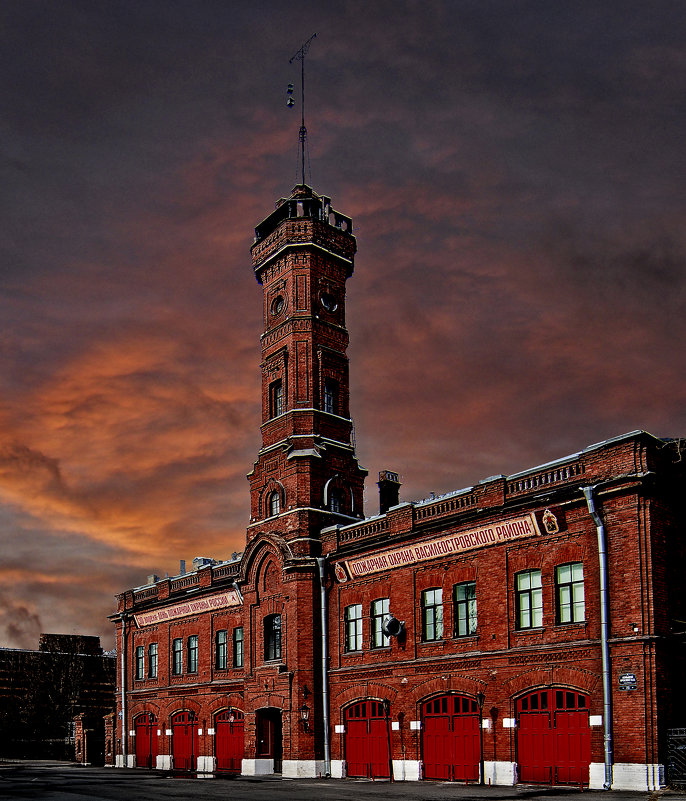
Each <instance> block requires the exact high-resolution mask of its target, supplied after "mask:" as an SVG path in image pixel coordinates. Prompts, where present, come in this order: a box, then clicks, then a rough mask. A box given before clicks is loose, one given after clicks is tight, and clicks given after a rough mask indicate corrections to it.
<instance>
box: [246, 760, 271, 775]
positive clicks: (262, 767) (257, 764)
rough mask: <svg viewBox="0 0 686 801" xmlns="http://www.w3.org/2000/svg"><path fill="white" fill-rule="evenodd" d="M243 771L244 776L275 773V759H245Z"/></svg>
mask: <svg viewBox="0 0 686 801" xmlns="http://www.w3.org/2000/svg"><path fill="white" fill-rule="evenodd" d="M241 773H242V774H243V776H268V775H269V774H270V773H274V760H273V759H244V760H243V762H242V767H241Z"/></svg>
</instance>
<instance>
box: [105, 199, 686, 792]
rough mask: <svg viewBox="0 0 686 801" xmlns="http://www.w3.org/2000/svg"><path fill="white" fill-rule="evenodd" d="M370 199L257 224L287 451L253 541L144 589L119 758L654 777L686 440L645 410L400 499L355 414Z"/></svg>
mask: <svg viewBox="0 0 686 801" xmlns="http://www.w3.org/2000/svg"><path fill="white" fill-rule="evenodd" d="M355 249H356V245H355V239H354V237H353V235H352V221H351V220H350V219H349V218H348V217H345V216H344V215H342V214H340V213H338V212H336V211H334V210H333V209H332V208H331V204H330V201H329V199H328V198H326V197H324V196H319V195H317V194H316V193H314V192H313V191H312V190H311V189H310V188H309V187H307V186H304V185H299V186H297V187H296V188H295V189H294V191H293V193H292V194H291V196H290V197H288V198H284V199H282V200H281V201H280V202H279V203H278V204H277V207H276V210H275V211H274V212H273V213H272V214H270V215H269V216H268V217H267V218H266V219H265V220H264V221H263V222H262V223H260V225H259V226H258V227H257V229H256V238H255V244H254V245H253V248H252V255H253V266H254V269H255V273H256V277H257V279H258V281H259V283H260V284H261V285H262V287H263V311H264V321H265V330H264V334H263V336H262V339H261V346H262V377H263V381H262V386H263V392H262V400H263V402H262V409H263V412H262V416H263V421H262V427H261V432H262V447H261V449H260V452H259V454H258V458H257V461H256V463H255V465H254V467H253V470H252V471H251V473H250V474H249V476H248V478H249V481H250V488H251V519H250V523H249V526H248V529H247V537H246V548H245V550H244V552H243V553H242V554H234V556H233V557H232V558H231V559H229V560H226V561H219V562H217V561H215V560H213V559H210V558H198V559H195V560H194V562H193V569H192V570H191V571H189V572H188V573H186V572H185V571H182V572H181V573H180V575H178V576H175V577H172V578H165V579H163V580H158V579H157V578H156V577H150V580H149V581H148V583H146V584H145V585H144V586H141V587H138V588H135V589H131V590H128V591H126V592H124V593H122V594H121V595H120V596H118V610H117V613H116V614H114V615H112V618H111V619H112V621H113V622H114V623H115V624H116V627H117V647H118V652H119V665H118V676H119V686H118V689H117V698H118V716H117V717H114V718H110V723H109V725H110V727H111V731H110V733H109V736H110V737H111V738H112V742H113V743H115V744H116V746H115V748H114V757H113V761H115V762H116V764H119V765H122V766H123V765H127V766H138V767H148V768H154V767H157V768H162V769H174V770H189V771H199V772H214V771H232V772H242V773H244V774H248V775H255V774H262V773H272V772H281V773H282V774H283V775H287V776H318V775H331V776H334V777H344V776H362V777H379V778H382V777H389V776H393V777H394V778H395V779H422V778H423V779H440V780H446V779H447V780H454V781H467V782H476V781H482V782H484V783H493V784H510V785H511V784H514V783H516V782H518V781H521V782H527V783H529V782H534V783H546V784H549V783H550V784H575V785H581V784H583V785H585V786H590V787H596V788H599V787H603V786H606V787H613V788H617V789H620V788H630V789H640V790H653V789H656V788H658V787H660V786H662V785H663V784H664V781H665V775H664V767H665V762H666V749H667V730H668V729H669V728H670V727H678V726H682V725H684V723H685V722H686V715H685V710H684V702H683V693H682V692H681V688H680V677H681V675H682V674H683V668H684V656H683V645H682V640H681V639H680V637H679V634H680V632H682V631H683V630H684V629H685V628H686V624H684V623H683V621H684V620H686V608H685V607H686V603H685V594H684V588H683V580H682V578H681V575H680V572H681V570H680V566H681V565H682V564H683V558H684V546H683V536H682V532H683V526H684V514H683V501H682V497H683V487H684V466H683V461H682V457H683V447H682V443H681V442H680V441H679V440H664V439H658V438H656V437H653V436H651V435H650V434H647V433H645V432H642V431H635V432H632V433H629V434H626V435H623V436H620V437H616V438H614V439H610V440H607V441H605V442H602V443H599V444H597V445H593V446H590V447H587V448H585V449H584V450H582V451H580V452H579V453H576V454H573V455H570V456H567V457H565V458H562V459H560V460H558V461H556V462H554V463H550V464H547V465H543V466H540V467H537V468H534V469H531V470H527V471H524V472H522V473H519V474H516V475H511V476H494V477H490V478H488V479H485V480H484V481H481V482H480V483H479V484H477V485H475V486H473V487H469V488H467V489H464V490H460V491H456V492H451V493H447V494H446V495H443V496H440V497H432V498H430V499H427V500H424V501H420V502H415V503H400V500H399V487H400V482H399V478H398V475H397V474H396V473H392V472H390V471H385V472H383V473H382V474H381V475H380V477H379V491H380V509H381V512H380V514H378V515H375V516H373V517H365V516H364V514H363V509H362V492H363V483H364V478H365V475H366V471H364V470H363V469H362V468H361V467H360V466H359V464H358V462H357V459H356V457H355V450H354V443H353V436H352V420H351V417H350V412H349V389H348V387H349V383H348V361H347V355H346V349H347V342H348V335H347V330H346V328H345V313H344V312H345V282H346V280H347V279H348V278H349V277H350V276H351V275H352V272H353V257H354V253H355Z"/></svg>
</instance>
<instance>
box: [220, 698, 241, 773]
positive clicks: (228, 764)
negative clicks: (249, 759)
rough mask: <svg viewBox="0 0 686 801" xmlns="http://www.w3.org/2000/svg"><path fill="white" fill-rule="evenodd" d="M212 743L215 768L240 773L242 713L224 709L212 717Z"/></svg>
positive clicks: (236, 710) (237, 710)
mask: <svg viewBox="0 0 686 801" xmlns="http://www.w3.org/2000/svg"><path fill="white" fill-rule="evenodd" d="M214 744H215V756H216V758H217V770H222V771H227V772H230V773H240V772H241V770H242V767H243V756H244V738H243V713H242V712H241V711H240V710H239V709H225V710H224V711H223V712H220V713H219V714H218V715H217V716H216V717H215V719H214Z"/></svg>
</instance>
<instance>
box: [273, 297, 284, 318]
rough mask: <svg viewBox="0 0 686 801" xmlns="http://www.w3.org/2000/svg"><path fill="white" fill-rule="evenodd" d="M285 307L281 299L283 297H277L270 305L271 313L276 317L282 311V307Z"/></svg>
mask: <svg viewBox="0 0 686 801" xmlns="http://www.w3.org/2000/svg"><path fill="white" fill-rule="evenodd" d="M284 305H285V301H284V299H283V295H277V296H276V297H275V298H274V300H273V301H272V305H271V313H272V314H273V315H274V316H275V317H276V316H277V315H278V314H281V312H282V311H283V307H284Z"/></svg>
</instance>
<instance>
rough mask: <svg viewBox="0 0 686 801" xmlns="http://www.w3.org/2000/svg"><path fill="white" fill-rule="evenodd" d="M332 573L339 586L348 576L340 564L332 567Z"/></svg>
mask: <svg viewBox="0 0 686 801" xmlns="http://www.w3.org/2000/svg"><path fill="white" fill-rule="evenodd" d="M333 572H334V575H335V576H336V578H337V579H338V581H339V582H340V583H341V584H343V583H344V582H346V581H347V580H348V574H347V573H346V572H345V568H344V567H343V565H342V564H341V563H340V562H339V563H338V564H337V565H335V566H334V569H333Z"/></svg>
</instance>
